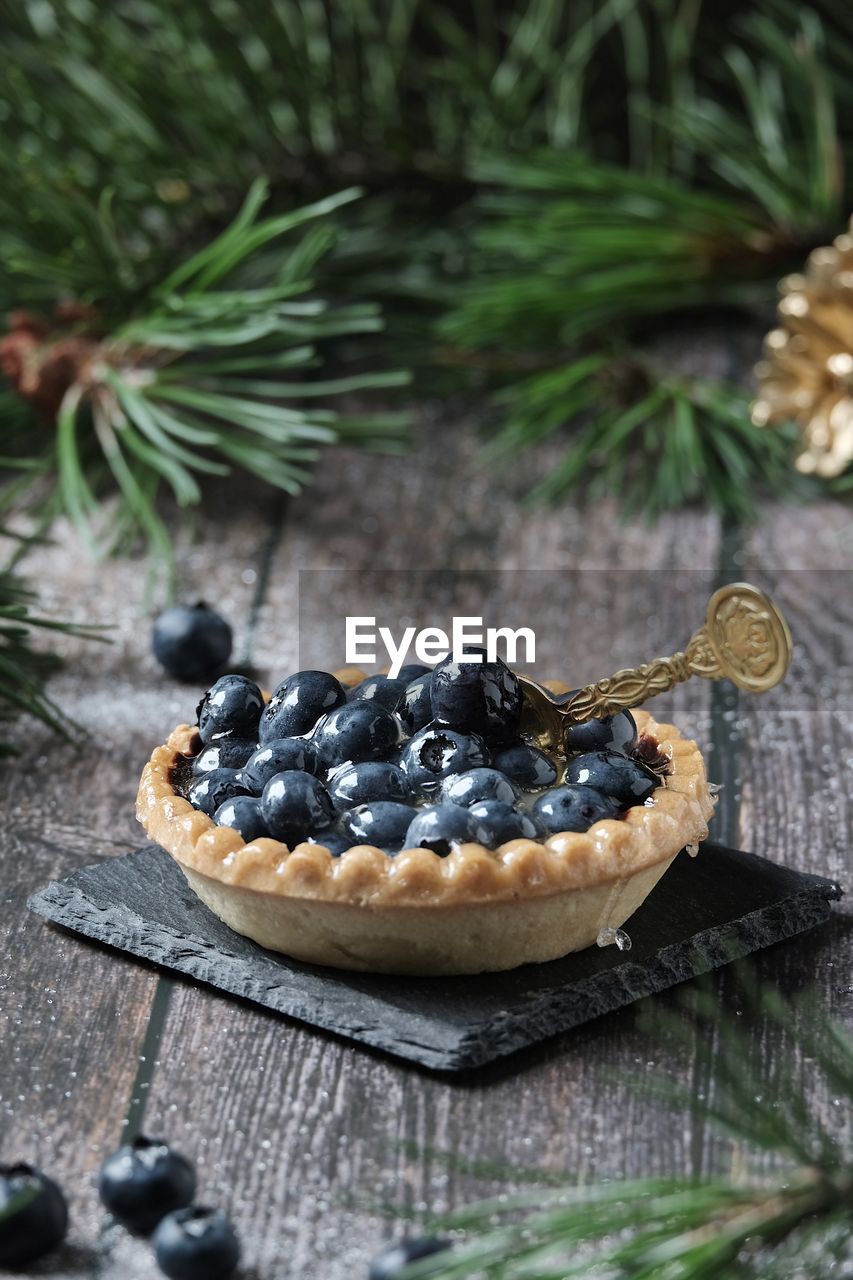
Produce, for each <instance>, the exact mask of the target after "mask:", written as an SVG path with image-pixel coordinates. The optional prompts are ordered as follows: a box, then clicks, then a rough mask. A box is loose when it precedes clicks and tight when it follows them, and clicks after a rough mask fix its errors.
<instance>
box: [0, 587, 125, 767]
mask: <svg viewBox="0 0 853 1280" xmlns="http://www.w3.org/2000/svg"><path fill="white" fill-rule="evenodd" d="M39 631H41V632H51V631H60V632H62V633H63V634H65V635H74V636H81V637H83V638H86V639H92V640H105V639H106V637H105V636H104V635H103V629H102V628H98V627H89V626H81V625H78V624H76V623H70V622H57V621H55V620H52V619H49V618H46V617H44V616H43V615H41V614H39V613H38V612H36V601H35V597H34V596H33V594H32V592H30V591H29V590H28V589H27V588H26V587H25V586H24V585H23V584H22V583H21V581H20V579H18V578H17V577H15V576H14V575H13V574H12V573H11V572H9V571H8V570H2V571H0V724H8V723H9V722H10V721H11V720H13V719H14V718H16V717H17V716H18V715H21V714H27V715H31V716H35V717H36V718H37V719H38V720H41V721H42V723H44V724H46V725H47V726H48V727H49V728H51V729H53V730H54V731H55V732H56V733H60V734H63V735H65V736H68V735H69V734H71V733H73V732H74V730H75V726H74V725H73V724H72V722H71V721H70V720H69V719H68V718H67V716H65V714H64V713H63V711H62V709H61V708H60V707H59V706H58V705H57V704H56V703H55V702H54V701H53V699H52V698H51V697H50V696H49V695H48V694H47V693H46V692H45V687H44V686H45V682H46V681H47V679H48V678H49V677H50V676H51V675H52V674H53V673H54V672H55V671H56V669H57V667H58V666H59V665H60V664H59V660H58V659H57V657H56V655H55V654H53V653H51V652H50V651H48V650H45V649H40V648H36V647H34V644H33V641H34V639H35V636H36V634H37V632H39ZM14 750H15V749H14V747H13V746H12V745H11V743H10V742H8V741H6V740H3V739H0V756H3V755H10V754H13V753H14Z"/></svg>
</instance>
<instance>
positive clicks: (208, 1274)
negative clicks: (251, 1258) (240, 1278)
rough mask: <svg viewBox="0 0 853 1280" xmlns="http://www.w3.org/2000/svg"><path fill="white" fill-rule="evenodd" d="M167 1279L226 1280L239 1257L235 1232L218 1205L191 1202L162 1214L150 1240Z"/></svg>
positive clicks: (234, 1268)
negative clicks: (211, 1205)
mask: <svg viewBox="0 0 853 1280" xmlns="http://www.w3.org/2000/svg"><path fill="white" fill-rule="evenodd" d="M152 1244H153V1246H154V1256H155V1258H156V1259H157V1266H158V1267H159V1268H160V1270H161V1271H162V1272H163V1273H164V1275H167V1276H169V1277H170V1280H225V1277H226V1276H230V1275H231V1274H232V1273H233V1272H234V1271H235V1270H236V1268H237V1263H238V1262H239V1261H240V1242H239V1240H238V1239H237V1233H236V1232H235V1230H234V1228H233V1227H232V1225H231V1223H230V1222H229V1221H228V1219H227V1218H226V1216H225V1214H224V1213H223V1212H222V1211H221V1210H220V1209H207V1208H205V1207H203V1206H202V1205H193V1206H192V1207H191V1208H189V1209H178V1210H177V1211H176V1212H175V1213H170V1214H169V1215H168V1217H166V1218H164V1219H163V1221H162V1222H161V1223H160V1225H159V1227H158V1228H157V1230H156V1231H155V1233H154V1239H153V1240H152Z"/></svg>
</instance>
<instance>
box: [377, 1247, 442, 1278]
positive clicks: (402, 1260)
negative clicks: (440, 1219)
mask: <svg viewBox="0 0 853 1280" xmlns="http://www.w3.org/2000/svg"><path fill="white" fill-rule="evenodd" d="M449 1248H450V1241H449V1240H442V1239H441V1238H440V1237H439V1236H421V1237H420V1238H418V1239H410V1240H398V1241H397V1242H396V1243H395V1244H389V1245H386V1247H385V1248H384V1249H383V1250H382V1251H381V1252H380V1253H377V1255H376V1257H375V1258H373V1259H372V1261H371V1263H370V1270H369V1271H368V1273H367V1280H399V1278H400V1276H401V1275H403V1274H404V1273H405V1270H406V1268H407V1267H409V1266H411V1264H412V1263H413V1262H417V1261H418V1259H419V1258H428V1257H430V1256H431V1255H432V1254H434V1253H444V1251H445V1250H446V1249H449Z"/></svg>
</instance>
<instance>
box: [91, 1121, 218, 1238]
mask: <svg viewBox="0 0 853 1280" xmlns="http://www.w3.org/2000/svg"><path fill="white" fill-rule="evenodd" d="M195 1186H196V1178H195V1170H194V1169H193V1167H192V1165H191V1164H190V1162H189V1160H187V1159H186V1158H185V1157H184V1156H182V1155H180V1154H179V1153H178V1152H177V1151H173V1150H172V1148H171V1147H170V1146H168V1144H167V1143H165V1142H162V1141H158V1140H152V1139H151V1138H144V1137H139V1138H135V1139H134V1140H133V1142H131V1143H130V1144H129V1145H128V1146H125V1147H119V1149H118V1151H116V1152H114V1154H113V1155H111V1156H109V1157H108V1158H107V1159H106V1160H105V1161H104V1163H103V1165H102V1166H101V1173H100V1177H99V1179H98V1192H99V1194H100V1197H101V1200H102V1201H103V1203H104V1205H105V1206H106V1208H107V1209H109V1211H110V1213H111V1214H112V1215H113V1217H114V1218H117V1219H118V1221H119V1222H121V1223H122V1225H123V1226H125V1227H127V1229H128V1230H129V1231H132V1232H134V1233H135V1234H136V1235H148V1234H149V1233H150V1232H151V1231H153V1230H154V1228H155V1227H156V1226H157V1223H158V1222H159V1221H160V1220H161V1219H162V1218H164V1217H165V1216H166V1214H167V1213H171V1212H172V1211H173V1210H174V1209H182V1208H183V1207H184V1205H188V1204H191V1203H192V1198H193V1196H194V1195H195Z"/></svg>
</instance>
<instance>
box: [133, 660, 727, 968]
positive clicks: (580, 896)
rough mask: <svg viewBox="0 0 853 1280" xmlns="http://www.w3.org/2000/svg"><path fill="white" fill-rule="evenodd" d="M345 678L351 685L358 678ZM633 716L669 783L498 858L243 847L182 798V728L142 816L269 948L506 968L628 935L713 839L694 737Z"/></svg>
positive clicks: (152, 773) (213, 904)
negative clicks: (674, 870) (665, 885)
mask: <svg viewBox="0 0 853 1280" xmlns="http://www.w3.org/2000/svg"><path fill="white" fill-rule="evenodd" d="M338 674H339V676H340V675H341V674H342V673H338ZM346 676H347V679H346V683H347V684H350V683H355V682H356V680H357V679H360V678H362V676H363V673H359V672H354V671H352V669H348V670H347V672H346ZM550 687H551V688H552V689H553V690H554V691H555V692H561V691H563V690H564V689H565V688H566V687H567V686H563V685H561V684H557V683H556V682H553V683H552V684H551V685H550ZM634 716H635V718H636V720H637V727H638V729H639V730H640V732H641V733H645V734H649V735H651V736H652V737H654V738H655V739H656V740H657V742H658V744H659V746H660V748H661V750H662V751H663V753H664V754H665V755H666V756H668V757H669V759H670V762H671V772H670V774H669V776H668V777H667V778H666V780H665V783H664V785H662V786H660V787H658V788H657V790H656V791H655V792H654V795H653V796H652V798H651V799H650V800H649V801H647V802H646V804H644V805H636V806H634V807H633V808H631V809H628V810H627V812H626V814H625V816H624V817H623V818H621V819H606V820H604V821H601V822H597V823H595V824H594V825H593V826H592V827H590V829H589V830H588V831H586V832H583V833H577V832H561V833H559V834H556V835H552V836H549V837H548V838H547V840H546V841H545V842H544V843H542V844H540V843H538V842H536V841H533V840H511V841H509V842H508V843H507V844H504V845H501V846H500V848H499V849H497V850H494V851H493V850H489V849H486V848H484V847H483V846H482V845H479V844H463V845H461V846H459V848H458V849H456V850H454V851H453V852H452V853H450V854H449V855H448V856H447V857H444V858H441V857H439V856H438V855H437V854H435V853H433V852H432V851H431V850H429V849H407V850H403V851H402V852H401V853H398V854H396V855H394V856H393V857H392V856H389V855H388V854H386V853H384V852H383V851H382V850H380V849H377V848H375V847H373V846H370V845H355V846H353V847H352V848H351V849H348V850H347V851H346V852H344V853H343V854H341V855H340V856H339V857H332V855H331V854H330V852H329V850H328V849H326V848H325V847H324V846H322V845H316V844H300V845H297V846H296V847H295V848H294V849H293V850H289V849H288V847H287V846H286V845H285V844H282V843H281V842H280V841H278V840H272V839H260V840H253V841H251V843H249V844H245V843H244V842H243V840H242V837H241V836H240V835H239V834H238V833H237V832H236V831H234V830H233V829H232V828H230V827H218V826H216V824H215V823H214V822H213V820H212V818H209V817H208V816H207V815H206V814H204V813H201V812H199V811H198V810H196V809H193V807H192V806H191V805H190V803H189V801H187V800H185V799H184V798H183V797H182V796H180V795H178V794H177V793H176V791H175V789H174V786H173V783H172V779H173V776H174V771H175V767H176V765H177V764H178V762H179V761H180V760H181V759H182V758H186V757H188V756H192V755H194V754H196V752H197V750H198V745H199V743H198V735H197V732H196V730H195V729H194V728H192V727H191V726H189V725H179V726H178V727H177V728H176V729H175V730H174V731H173V732H172V734H171V735H170V736H169V739H168V741H167V742H166V743H165V744H164V745H163V746H160V747H157V748H156V750H155V751H154V753H153V754H152V756H151V759H150V760H149V761H148V763H147V764H146V766H145V769H144V770H143V773H142V779H141V781H140V785H139V795H138V799H137V816H138V818H139V820H140V822H141V823H142V825H143V826H144V827H145V830H146V831H147V833H148V835H149V836H150V837H151V839H152V840H154V841H156V843H157V844H160V845H162V847H163V848H164V849H166V850H167V851H168V852H169V853H170V854H171V855H172V857H173V858H174V859H175V860H176V862H177V863H178V864H179V866H180V867H181V869H182V871H183V872H184V875H185V876H186V878H187V881H188V882H189V884H190V886H191V887H192V888H193V890H194V891H195V892H196V893H197V895H198V896H199V897H200V898H201V900H202V901H203V902H204V903H206V905H207V906H209V907H210V908H211V910H213V911H214V912H215V913H216V914H217V915H218V916H219V917H220V919H222V920H223V921H224V922H225V923H226V924H228V925H229V926H230V927H231V928H232V929H234V930H235V931H236V932H237V933H241V934H244V935H245V936H247V937H249V938H252V939H254V940H255V941H256V942H258V943H260V944H261V945H262V946H264V947H268V948H270V949H271V950H274V951H281V952H284V953H286V954H288V955H291V956H293V957H295V958H297V959H300V960H307V961H310V962H313V963H316V964H326V965H333V966H336V967H338V968H344V969H360V970H371V971H374V972H384V973H414V974H464V973H479V972H485V971H497V970H501V969H511V968H515V967H516V966H517V965H519V964H524V963H528V962H532V961H544V960H552V959H555V958H557V957H558V956H563V955H566V954H568V953H569V952H570V951H578V950H581V949H582V948H583V947H588V946H590V945H591V944H592V943H594V942H595V941H596V938H597V937H598V936H599V934H600V931H601V930H602V929H603V928H610V929H618V928H620V927H621V926H622V925H623V924H624V923H625V921H626V920H627V919H628V918H629V917H630V916H631V915H632V914H633V913H634V911H636V909H637V908H638V907H639V906H640V904H641V903H642V902H643V900H644V899H645V898H646V896H647V895H648V893H649V892H650V891H651V889H652V888H653V887H654V885H655V884H656V883H657V881H658V880H659V879H660V877H661V876H662V875H663V874H664V872H665V871H666V869H667V867H669V865H670V864H671V862H672V861H673V859H674V858H675V856H676V855H677V854H678V852H679V851H680V850H681V849H682V848H684V846H685V845H691V844H697V843H698V842H699V841H701V840H703V839H704V838H705V837H706V836H707V834H708V826H707V823H708V819H709V818H710V816H711V813H712V812H713V808H714V801H713V798H712V796H711V795H710V793H709V790H708V784H707V779H706V775H705V764H704V761H703V759H702V755H701V752H700V751H699V748H698V747H697V745H696V743H695V742H693V741H691V740H689V739H686V738H684V737H682V736H681V734H680V733H679V731H678V729H676V728H675V727H674V726H673V725H669V724H658V723H657V722H656V721H655V720H653V719H652V717H651V716H650V715H649V714H648V713H647V712H645V711H636V712H634Z"/></svg>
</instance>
